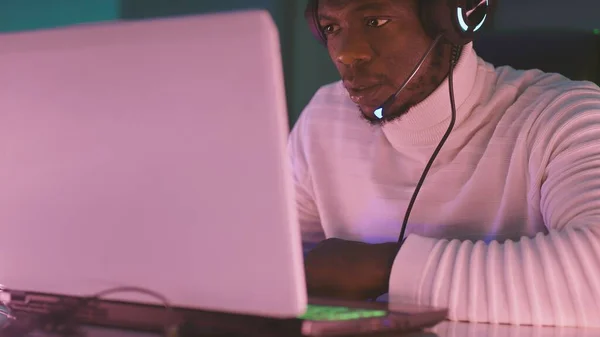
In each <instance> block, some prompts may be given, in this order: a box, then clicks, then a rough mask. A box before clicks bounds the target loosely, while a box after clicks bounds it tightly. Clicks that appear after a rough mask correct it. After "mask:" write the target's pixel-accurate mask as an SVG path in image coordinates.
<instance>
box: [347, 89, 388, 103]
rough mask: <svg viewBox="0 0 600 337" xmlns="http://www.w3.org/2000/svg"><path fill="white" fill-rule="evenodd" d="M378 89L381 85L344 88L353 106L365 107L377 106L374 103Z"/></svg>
mask: <svg viewBox="0 0 600 337" xmlns="http://www.w3.org/2000/svg"><path fill="white" fill-rule="evenodd" d="M380 88H381V85H379V84H371V85H363V86H354V87H350V86H349V87H346V89H347V90H348V94H349V95H350V99H351V100H352V102H354V103H355V104H358V105H367V106H370V105H374V104H375V105H376V104H378V103H376V102H375V100H376V98H377V93H378V91H379V89H380Z"/></svg>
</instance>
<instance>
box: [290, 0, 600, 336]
mask: <svg viewBox="0 0 600 337" xmlns="http://www.w3.org/2000/svg"><path fill="white" fill-rule="evenodd" d="M418 1H419V0H321V1H320V4H319V8H318V12H319V23H320V26H321V27H322V29H323V32H324V33H325V35H326V36H327V50H328V52H329V54H330V56H331V59H332V61H333V62H334V63H335V65H336V67H337V69H338V70H339V73H340V75H341V78H342V81H340V82H337V83H333V84H330V85H326V86H324V87H322V88H321V89H320V90H319V91H318V92H317V93H316V94H315V96H314V97H313V99H312V100H311V102H310V103H309V104H308V106H307V107H306V109H305V111H303V113H302V115H301V117H300V118H299V120H298V122H297V123H296V125H295V126H294V129H293V131H292V133H291V135H290V153H291V159H292V164H293V170H294V178H295V184H296V191H297V202H298V212H299V217H300V221H301V227H302V232H303V238H304V240H305V241H307V242H320V243H319V244H318V245H317V246H316V247H315V248H314V249H313V250H311V251H310V252H309V253H308V254H307V256H306V259H305V267H306V279H307V287H308V291H309V294H310V295H317V296H328V297H339V298H348V299H373V298H377V297H378V296H380V295H382V294H384V293H388V292H389V296H390V300H392V301H404V302H411V303H420V304H426V305H434V306H441V307H448V308H449V309H450V316H449V318H450V319H452V320H462V321H472V322H492V323H509V324H534V325H556V326H596V327H598V326H600V320H599V319H598V317H600V89H599V88H598V87H597V86H595V85H593V84H591V83H587V82H574V81H569V80H567V79H566V78H564V77H562V76H560V75H557V74H546V73H542V72H540V71H536V70H530V71H517V70H514V69H511V68H508V67H501V68H494V67H493V66H492V65H490V64H488V63H486V62H484V61H483V60H481V59H479V58H478V57H477V55H476V54H475V52H474V51H473V49H472V46H471V45H470V44H468V45H466V46H465V47H464V48H463V50H462V52H461V55H460V59H459V61H458V64H457V65H456V68H455V70H454V72H453V76H454V81H453V83H454V96H455V101H456V107H457V119H456V125H455V126H454V129H453V130H452V132H451V134H450V137H449V138H448V140H447V142H446V144H445V145H444V147H443V148H442V150H441V152H440V153H439V155H438V157H437V159H436V160H435V162H434V164H433V166H432V168H431V171H430V172H429V175H428V176H427V178H426V180H425V183H424V185H423V187H422V189H421V191H420V193H419V194H418V198H417V199H416V203H415V204H414V208H413V210H412V212H411V213H410V221H409V223H408V228H407V236H406V239H405V241H404V242H403V243H402V244H398V243H397V242H398V235H399V232H400V227H401V224H402V220H403V217H404V213H405V211H406V208H407V205H408V202H409V200H410V197H411V195H412V193H413V191H414V189H415V186H416V184H417V181H418V180H419V178H420V175H421V173H422V171H423V169H424V167H425V165H426V163H427V161H428V160H429V158H430V157H431V155H432V152H433V150H434V148H435V147H436V145H437V144H438V142H439V141H440V139H441V137H442V135H443V134H444V132H445V130H446V129H447V127H448V124H449V120H450V113H451V109H450V100H449V95H448V80H447V75H448V70H449V60H450V57H451V47H450V46H449V45H447V44H440V45H439V46H438V47H437V48H436V49H435V50H434V51H433V53H432V54H431V55H430V57H429V58H428V59H427V60H426V62H425V63H424V64H423V67H422V68H421V70H419V72H418V73H417V76H416V77H415V78H414V80H413V81H412V82H411V84H410V85H409V86H408V87H407V88H406V90H404V91H403V92H402V93H401V94H400V95H399V97H398V99H397V100H396V101H395V103H394V104H393V105H392V106H391V108H390V111H391V114H388V115H387V116H388V117H386V118H384V119H382V120H379V119H377V118H376V117H375V116H374V115H373V113H372V111H373V110H374V109H375V108H376V107H377V106H378V105H379V104H381V103H382V102H383V101H384V100H385V99H386V98H387V97H389V96H390V95H391V94H392V93H393V92H394V91H395V90H396V89H397V88H398V86H399V85H400V84H401V83H402V82H403V81H404V79H405V78H406V77H407V76H408V75H409V74H410V72H411V70H412V69H413V67H414V65H415V64H416V63H417V62H418V60H419V59H420V57H421V56H422V55H423V54H424V52H425V51H426V50H427V48H428V46H429V45H430V43H431V42H432V39H431V37H430V36H429V35H428V34H426V33H425V31H424V29H423V27H422V23H421V21H420V20H419V15H418V8H419V4H418Z"/></svg>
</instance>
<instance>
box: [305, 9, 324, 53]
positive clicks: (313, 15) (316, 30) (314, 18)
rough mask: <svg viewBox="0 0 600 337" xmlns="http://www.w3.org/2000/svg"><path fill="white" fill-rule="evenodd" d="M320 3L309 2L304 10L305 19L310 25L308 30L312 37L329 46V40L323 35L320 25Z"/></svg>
mask: <svg viewBox="0 0 600 337" xmlns="http://www.w3.org/2000/svg"><path fill="white" fill-rule="evenodd" d="M318 9H319V1H318V0H309V1H308V3H307V4H306V9H305V10H304V19H305V20H306V23H307V24H308V28H309V29H310V32H311V33H312V35H313V36H314V37H315V39H317V41H319V42H320V43H321V44H322V45H327V38H326V37H325V35H324V34H323V31H322V30H321V26H320V25H319V15H318Z"/></svg>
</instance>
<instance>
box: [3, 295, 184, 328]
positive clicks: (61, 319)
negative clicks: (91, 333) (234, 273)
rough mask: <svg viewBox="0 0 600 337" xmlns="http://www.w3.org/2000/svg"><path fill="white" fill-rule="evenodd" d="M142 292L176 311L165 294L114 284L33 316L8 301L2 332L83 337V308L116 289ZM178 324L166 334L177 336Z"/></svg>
mask: <svg viewBox="0 0 600 337" xmlns="http://www.w3.org/2000/svg"><path fill="white" fill-rule="evenodd" d="M126 292H129V293H141V294H146V295H149V296H150V297H153V298H155V299H158V300H159V301H160V302H161V303H162V305H163V306H164V307H165V309H166V310H167V311H168V312H173V307H172V306H171V304H170V303H169V301H168V300H167V298H166V297H164V296H163V295H161V294H159V293H157V292H154V291H151V290H148V289H144V288H140V287H129V286H123V287H115V288H110V289H106V290H103V291H100V292H98V293H96V294H94V295H92V296H89V297H84V298H81V299H79V300H77V301H76V302H75V303H74V304H72V305H68V306H65V307H64V308H60V309H55V310H52V311H50V312H48V313H45V314H40V315H34V316H33V317H31V315H30V317H26V316H25V315H23V317H18V318H15V317H14V316H13V314H12V311H10V303H9V304H8V305H6V307H7V309H8V311H6V312H4V311H0V314H4V315H5V316H6V317H7V318H11V319H10V321H9V322H8V323H9V324H8V325H3V326H2V327H1V330H0V336H3V337H4V336H7V337H23V336H28V335H30V334H32V333H35V332H36V331H41V332H43V333H51V334H54V335H56V334H58V335H59V336H62V337H83V336H85V334H84V333H83V332H82V331H81V330H80V327H79V324H78V322H77V314H78V313H79V311H80V310H82V309H85V308H86V307H87V306H89V305H91V304H92V303H94V302H95V301H98V300H101V299H102V298H103V297H106V296H108V295H112V294H116V293H126ZM177 330H178V327H177V326H176V325H166V326H165V327H164V331H163V333H164V335H165V336H178V335H179V333H178V331H177Z"/></svg>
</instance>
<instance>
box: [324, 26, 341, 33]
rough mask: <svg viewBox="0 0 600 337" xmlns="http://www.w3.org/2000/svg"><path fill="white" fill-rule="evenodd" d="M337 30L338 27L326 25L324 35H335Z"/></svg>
mask: <svg viewBox="0 0 600 337" xmlns="http://www.w3.org/2000/svg"><path fill="white" fill-rule="evenodd" d="M337 30H338V27H337V25H326V26H324V27H323V33H324V34H325V35H327V34H332V33H335V32H336V31H337Z"/></svg>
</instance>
